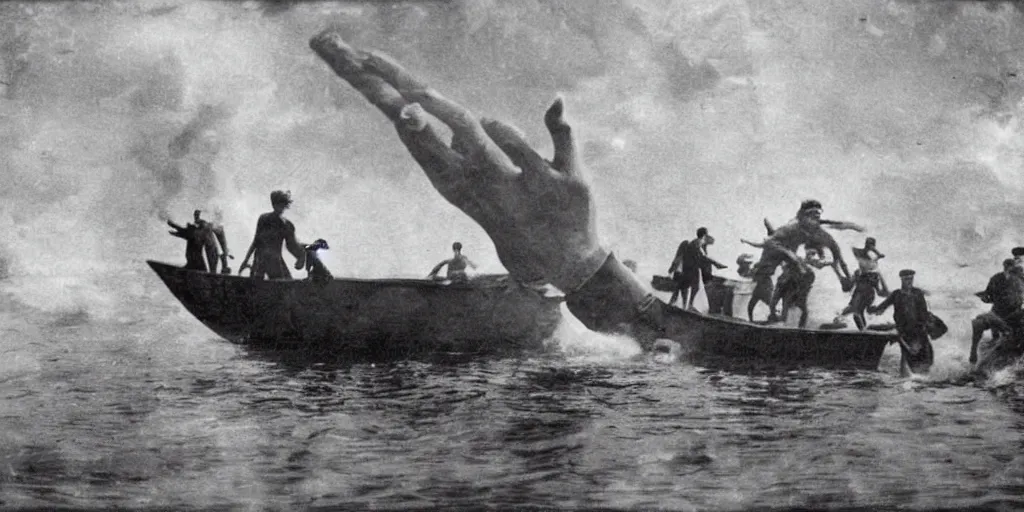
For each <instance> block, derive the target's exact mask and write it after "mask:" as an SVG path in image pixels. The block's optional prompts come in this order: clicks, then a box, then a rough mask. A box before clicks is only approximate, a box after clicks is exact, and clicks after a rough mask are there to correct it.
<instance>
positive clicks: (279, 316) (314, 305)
mask: <svg viewBox="0 0 1024 512" xmlns="http://www.w3.org/2000/svg"><path fill="white" fill-rule="evenodd" d="M146 263H148V264H149V266H150V267H151V268H152V269H153V271H154V272H156V274H157V275H158V276H159V277H160V279H161V280H162V281H163V282H164V284H165V285H167V287H168V288H169V289H170V290H171V293H173V294H174V296H175V297H177V299H178V300H179V301H180V302H181V303H182V305H184V306H185V309H187V310H188V311H189V312H190V313H191V314H192V315H193V316H195V317H196V319H198V320H199V321H200V322H202V323H203V324H204V325H206V326H207V327H209V328H210V330H212V331H213V332H215V333H217V334H218V335H220V336H222V337H224V338H226V339H228V340H230V341H233V342H236V343H246V344H254V345H264V346H274V347H279V346H282V345H285V346H300V347H310V348H316V347H321V348H324V347H326V348H329V349H330V350H331V352H332V354H336V355H341V356H344V355H352V356H369V357H378V356H380V357H387V358H395V357H404V356H409V355H414V354H422V353H438V352H487V353H496V352H502V353H503V352H506V351H510V352H511V351H523V350H530V349H540V348H542V346H543V343H544V342H545V340H547V339H548V338H549V337H550V336H551V334H552V332H553V331H554V330H555V328H556V327H557V325H558V323H559V321H560V320H561V318H562V313H561V306H560V304H561V303H562V302H563V300H564V298H563V297H561V296H554V297H551V296H546V295H545V294H543V293H542V292H540V291H537V290H533V289H530V288H525V287H523V286H520V285H518V284H516V283H515V282H514V281H511V280H509V279H507V278H506V277H505V276H480V277H478V278H474V279H473V280H472V281H471V282H469V283H464V284H445V283H444V282H437V281H432V280H424V279H333V280H331V281H328V282H320V283H318V282H314V281H308V280H300V279H294V280H293V279H274V280H256V279H250V278H248V277H241V276H231V275H220V274H211V273H208V272H201V271H196V270H186V269H184V268H181V267H178V266H175V265H168V264H166V263H160V262H156V261H147V262H146Z"/></svg>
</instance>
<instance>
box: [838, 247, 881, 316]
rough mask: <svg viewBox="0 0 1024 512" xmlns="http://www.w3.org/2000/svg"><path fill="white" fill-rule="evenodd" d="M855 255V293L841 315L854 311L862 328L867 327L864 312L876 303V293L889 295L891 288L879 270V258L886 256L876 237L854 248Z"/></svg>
mask: <svg viewBox="0 0 1024 512" xmlns="http://www.w3.org/2000/svg"><path fill="white" fill-rule="evenodd" d="M853 256H854V257H855V258H857V267H858V268H857V270H856V271H854V273H853V295H852V296H851V297H850V303H849V304H848V305H847V306H846V308H844V309H843V311H842V313H840V314H839V316H846V315H849V314H850V313H853V321H854V323H856V324H857V328H858V329H860V330H862V331H863V330H864V329H867V327H868V324H867V320H866V319H865V318H864V313H865V311H867V309H868V307H869V306H871V305H872V304H874V302H875V294H878V295H879V296H881V297H885V296H886V295H889V288H888V287H887V286H886V285H885V279H883V278H882V274H881V273H880V272H878V260H880V259H882V258H884V257H885V255H884V254H882V253H881V252H878V249H877V248H876V247H875V239H874V238H872V237H868V238H867V239H865V240H864V247H863V248H858V247H854V248H853Z"/></svg>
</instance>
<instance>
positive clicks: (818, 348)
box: [663, 306, 898, 370]
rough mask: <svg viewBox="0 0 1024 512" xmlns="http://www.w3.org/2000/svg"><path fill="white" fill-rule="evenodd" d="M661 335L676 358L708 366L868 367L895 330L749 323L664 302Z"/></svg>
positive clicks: (872, 366)
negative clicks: (676, 350) (679, 354)
mask: <svg viewBox="0 0 1024 512" xmlns="http://www.w3.org/2000/svg"><path fill="white" fill-rule="evenodd" d="M664 315H667V316H668V318H665V319H663V320H664V322H663V325H665V326H666V327H667V329H666V331H665V333H664V338H667V339H670V340H672V341H675V342H677V343H678V344H679V348H680V349H681V350H682V352H683V353H682V357H684V358H685V359H686V360H688V361H692V362H693V363H694V364H698V365H702V366H711V367H729V368H739V367H752V368H759V367H764V368H775V369H778V368H799V367H808V366H813V367H817V368H834V369H842V368H848V369H867V370H874V369H877V368H878V364H879V362H880V361H881V359H882V353H883V352H884V351H885V347H886V345H887V344H889V343H895V342H896V341H897V339H898V336H897V335H896V332H895V331H887V332H883V331H872V330H867V331H856V330H827V329H799V328H795V327H787V326H783V325H765V324H758V323H751V322H748V321H746V320H743V319H739V318H732V317H728V316H724V315H706V314H703V313H698V312H695V311H684V310H682V309H679V308H676V307H672V306H669V307H666V308H665V311H664Z"/></svg>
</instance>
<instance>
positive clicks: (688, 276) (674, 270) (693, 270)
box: [668, 227, 726, 309]
mask: <svg viewBox="0 0 1024 512" xmlns="http://www.w3.org/2000/svg"><path fill="white" fill-rule="evenodd" d="M708 240H714V239H713V238H711V235H709V234H708V228H705V227H700V228H697V238H694V239H693V240H683V241H682V242H680V243H679V247H678V248H677V249H676V256H675V258H673V259H672V264H671V265H669V268H668V272H669V275H671V276H672V280H673V281H675V282H676V286H677V287H678V288H677V289H676V291H674V292H672V298H670V299H669V301H668V303H669V304H670V305H671V304H674V303H675V302H676V297H679V296H681V298H682V300H683V309H686V308H692V307H693V299H694V298H695V297H697V292H698V291H699V290H700V281H701V274H702V273H703V271H707V272H708V273H709V274H710V271H711V266H712V265H714V266H716V267H718V268H726V266H725V265H723V264H721V263H719V262H717V261H715V260H713V259H711V258H709V257H708V254H707V244H708ZM710 280H711V276H710V275H708V276H705V281H704V282H705V283H707V282H709V281H710Z"/></svg>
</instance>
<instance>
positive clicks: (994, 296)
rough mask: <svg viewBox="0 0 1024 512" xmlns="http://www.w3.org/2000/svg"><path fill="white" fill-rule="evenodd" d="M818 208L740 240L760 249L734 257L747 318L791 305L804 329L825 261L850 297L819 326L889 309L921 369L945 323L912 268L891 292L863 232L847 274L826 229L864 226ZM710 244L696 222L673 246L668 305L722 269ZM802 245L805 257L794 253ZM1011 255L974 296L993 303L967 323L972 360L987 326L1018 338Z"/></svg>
mask: <svg viewBox="0 0 1024 512" xmlns="http://www.w3.org/2000/svg"><path fill="white" fill-rule="evenodd" d="M821 214H822V206H821V203H820V202H819V201H816V200H807V201H804V202H803V203H802V204H801V205H800V209H799V210H798V211H797V214H796V216H795V218H794V219H793V220H791V221H790V222H788V223H786V224H785V225H783V226H781V227H779V228H778V229H775V228H774V227H773V226H772V224H771V222H769V221H768V220H767V219H765V222H764V223H765V228H766V231H767V237H766V238H765V239H764V240H763V241H762V242H752V241H750V240H746V239H740V241H741V242H743V243H745V244H747V245H750V246H752V247H756V248H760V249H761V250H762V252H761V257H760V259H759V260H757V261H756V262H755V260H754V257H753V256H752V255H750V254H741V255H740V257H739V258H737V260H736V264H737V274H739V275H740V276H741V277H744V278H748V279H750V280H752V281H753V284H754V287H753V291H752V293H751V296H750V299H749V301H748V303H747V318H748V320H749V321H751V322H753V321H754V309H755V307H756V306H757V304H758V303H761V302H763V303H764V304H765V305H766V306H768V311H769V312H768V318H767V319H766V323H776V322H780V321H786V319H787V317H788V313H789V311H790V309H792V308H798V309H800V312H801V313H800V319H799V322H798V325H799V327H801V328H804V327H806V324H807V318H808V300H807V299H808V296H809V294H810V291H811V288H812V287H813V285H814V280H815V274H814V270H815V269H822V268H824V267H831V268H832V269H833V270H834V271H835V274H836V276H837V277H838V278H839V281H840V283H841V285H842V289H843V291H844V292H851V296H850V301H849V303H848V304H847V305H846V307H845V308H843V310H842V311H841V312H840V313H839V315H838V316H837V317H836V318H835V319H834V320H833V322H832V323H831V324H826V325H824V326H822V327H823V328H838V327H843V326H845V322H843V320H842V319H843V317H845V316H847V315H852V316H853V319H854V323H855V324H856V326H857V328H858V329H859V330H865V329H868V328H869V326H868V323H867V319H866V315H867V314H873V315H877V314H881V313H883V312H885V311H886V310H887V309H888V308H889V307H893V309H894V311H893V323H894V324H895V328H896V331H897V333H898V334H899V337H900V346H901V350H902V351H903V354H904V361H905V362H906V363H907V364H908V365H909V369H910V370H912V371H914V372H923V371H927V369H928V368H929V367H930V366H931V364H932V363H933V360H934V355H933V350H932V346H931V339H934V338H937V337H939V336H941V335H942V334H944V333H945V332H946V330H947V328H946V326H945V324H944V323H943V322H942V320H941V319H939V318H938V317H936V316H935V315H934V314H932V313H931V312H930V311H929V309H928V303H927V300H926V299H925V293H924V292H923V291H922V290H921V289H919V288H917V287H915V286H914V277H915V274H916V272H915V271H914V270H913V269H903V270H901V271H900V272H899V277H900V284H901V285H900V287H899V288H898V289H896V290H889V287H888V286H887V284H886V282H885V279H884V278H883V276H882V274H881V272H880V271H879V268H878V262H879V260H881V259H882V258H884V257H885V255H884V254H882V253H881V252H880V251H879V249H878V246H877V241H876V240H875V239H874V238H872V237H867V238H866V239H865V241H864V246H863V247H854V248H853V254H854V257H855V258H856V260H857V269H856V270H855V271H854V273H853V274H852V275H851V274H850V272H849V269H848V267H847V265H846V262H845V261H844V260H843V255H842V251H841V250H840V247H839V244H838V243H837V242H836V240H835V238H834V237H832V235H831V234H829V233H828V231H826V230H825V228H826V227H829V228H833V229H851V230H855V231H863V228H861V227H860V226H859V225H857V224H854V223H850V222H842V221H832V220H825V219H822V218H821ZM713 243H714V238H713V237H712V236H711V235H710V234H709V233H708V230H707V228H704V227H701V228H699V229H698V230H697V237H696V238H695V239H693V240H684V241H683V242H681V243H680V244H679V247H678V249H677V250H676V255H675V258H674V259H673V260H672V263H671V265H670V266H669V273H670V274H671V275H672V279H673V281H674V282H675V284H676V286H677V289H676V290H675V291H674V292H673V294H672V298H671V299H670V300H669V303H670V304H674V303H675V302H676V299H677V297H681V299H682V306H683V308H693V300H694V298H695V297H696V295H697V293H698V287H699V286H700V285H701V284H703V285H704V286H705V288H707V287H708V285H709V284H711V283H712V281H713V278H712V267H716V268H719V269H722V268H727V266H726V265H724V264H721V263H719V262H718V261H716V260H714V259H713V258H711V257H710V256H709V255H708V254H707V247H708V246H709V245H711V244H713ZM801 246H802V247H803V256H800V255H799V254H798V250H799V249H800V247H801ZM825 250H828V251H829V252H830V253H831V256H832V257H831V259H828V258H826V257H825V255H824V252H825ZM1011 254H1012V256H1013V257H1012V258H1008V259H1006V260H1005V261H1004V262H1003V271H1002V272H999V273H997V274H995V275H994V276H992V278H991V279H990V280H989V283H988V287H987V288H986V289H985V290H984V291H982V292H978V293H977V294H976V295H977V296H978V297H979V298H980V299H981V300H982V301H983V302H986V303H990V304H992V309H991V311H989V312H986V313H983V314H981V315H979V316H978V317H976V318H975V319H974V320H973V321H972V339H971V351H970V362H971V363H976V362H977V360H978V345H979V343H980V341H981V339H982V337H983V336H984V333H985V332H986V331H991V332H992V337H993V341H994V342H998V343H1006V342H1013V343H1016V342H1019V341H1020V340H1021V339H1022V338H1024V247H1015V248H1014V249H1012V251H1011ZM780 267H781V269H782V271H781V273H780V274H779V276H778V278H777V279H776V282H775V283H774V284H773V283H772V279H773V278H774V276H775V273H776V271H777V270H778V269H779V268H780ZM876 296H877V297H883V298H884V300H883V301H882V302H881V303H880V304H877V305H875V304H874V302H875V298H876ZM780 303H781V305H782V307H781V314H780V312H779V304H780Z"/></svg>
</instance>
